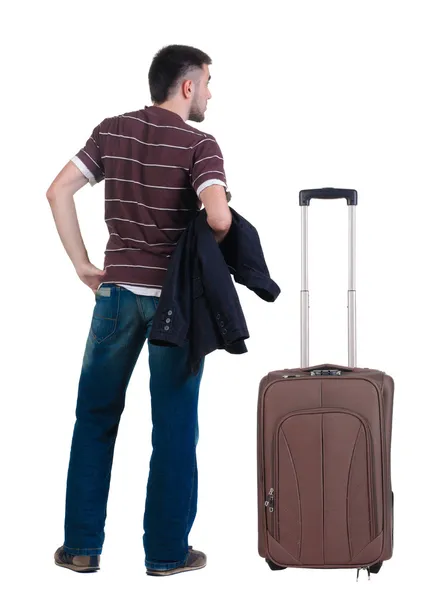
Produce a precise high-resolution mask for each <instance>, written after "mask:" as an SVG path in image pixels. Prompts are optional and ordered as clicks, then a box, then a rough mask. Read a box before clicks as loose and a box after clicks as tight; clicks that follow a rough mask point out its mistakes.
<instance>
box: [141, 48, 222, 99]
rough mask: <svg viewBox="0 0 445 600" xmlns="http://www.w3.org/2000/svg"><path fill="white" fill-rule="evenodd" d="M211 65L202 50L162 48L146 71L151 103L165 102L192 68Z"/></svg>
mask: <svg viewBox="0 0 445 600" xmlns="http://www.w3.org/2000/svg"><path fill="white" fill-rule="evenodd" d="M203 64H206V65H211V64H212V60H211V58H210V56H208V55H207V54H206V53H205V52H202V50H198V48H193V47H192V46H180V45H178V44H172V45H170V46H164V48H161V50H159V52H157V54H156V55H155V57H154V58H153V61H152V63H151V66H150V70H149V71H148V85H149V87H150V96H151V100H152V102H153V103H156V104H161V103H162V102H165V101H166V100H167V99H168V98H169V96H170V95H171V94H172V93H173V92H174V88H175V86H176V84H177V83H178V82H179V80H180V79H181V78H182V77H183V76H184V75H185V74H186V73H187V71H188V70H189V69H191V68H193V67H198V68H202V65H203Z"/></svg>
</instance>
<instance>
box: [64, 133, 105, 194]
mask: <svg viewBox="0 0 445 600" xmlns="http://www.w3.org/2000/svg"><path fill="white" fill-rule="evenodd" d="M100 126H101V123H100V124H99V125H96V127H95V128H94V129H93V132H92V133H91V135H90V137H89V138H88V139H87V141H86V144H85V146H84V147H83V148H82V149H81V150H79V152H78V153H77V154H75V155H74V156H73V158H72V159H71V160H72V162H73V163H74V164H75V165H76V167H77V168H78V169H79V170H80V171H82V173H83V174H84V175H85V177H86V178H87V179H88V181H89V182H90V185H92V186H93V185H95V184H96V183H99V182H100V181H102V179H104V177H105V173H104V166H103V163H102V157H101V153H100V148H99V145H100V144H99V135H100Z"/></svg>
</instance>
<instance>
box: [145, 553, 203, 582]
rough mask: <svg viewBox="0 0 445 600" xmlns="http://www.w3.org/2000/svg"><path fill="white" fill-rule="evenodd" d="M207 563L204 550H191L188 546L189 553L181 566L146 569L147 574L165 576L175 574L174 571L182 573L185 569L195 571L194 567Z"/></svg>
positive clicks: (200, 567) (198, 567) (197, 567)
mask: <svg viewBox="0 0 445 600" xmlns="http://www.w3.org/2000/svg"><path fill="white" fill-rule="evenodd" d="M206 564H207V556H206V555H205V554H204V552H200V551H199V550H193V547H192V546H189V553H188V555H187V560H186V561H185V564H184V565H182V567H174V568H173V569H164V570H160V569H147V575H154V576H166V575H176V573H184V572H185V571H195V570H196V569H202V568H203V567H205V566H206Z"/></svg>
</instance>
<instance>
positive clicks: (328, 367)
mask: <svg viewBox="0 0 445 600" xmlns="http://www.w3.org/2000/svg"><path fill="white" fill-rule="evenodd" d="M301 371H304V372H305V373H309V372H310V371H347V372H348V373H349V372H351V373H352V372H353V371H354V368H353V367H343V366H342V365H333V364H331V363H324V364H322V365H314V366H313V367H305V368H303V369H301Z"/></svg>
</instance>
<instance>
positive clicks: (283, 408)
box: [257, 188, 394, 579]
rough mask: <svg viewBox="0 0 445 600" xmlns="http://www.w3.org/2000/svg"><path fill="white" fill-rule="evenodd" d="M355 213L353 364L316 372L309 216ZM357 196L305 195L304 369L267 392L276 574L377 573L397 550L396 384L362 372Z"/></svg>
mask: <svg viewBox="0 0 445 600" xmlns="http://www.w3.org/2000/svg"><path fill="white" fill-rule="evenodd" d="M343 197H344V198H346V199H347V202H348V211H349V259H350V260H349V291H348V324H349V326H348V332H349V366H348V367H345V366H339V365H332V364H323V365H316V366H313V367H308V366H307V365H308V357H309V327H308V322H309V319H308V314H309V293H308V282H307V212H308V208H309V204H310V199H311V198H325V199H327V198H343ZM356 204H357V193H356V191H355V190H337V189H333V188H323V189H321V190H302V191H301V192H300V205H301V206H302V290H301V368H295V369H282V370H278V371H271V372H269V373H268V374H267V375H265V376H264V377H263V378H262V379H261V382H260V386H259V394H258V428H257V433H258V437H257V451H258V460H257V464H258V551H259V554H260V556H261V557H263V558H265V559H266V562H267V563H268V565H269V567H270V568H271V569H272V570H279V569H284V568H286V567H305V568H306V567H307V568H328V569H331V568H355V569H357V579H358V576H359V572H360V569H366V570H367V572H368V577H369V575H370V573H377V572H378V571H379V570H380V568H381V566H382V563H383V561H385V560H388V559H389V558H391V556H392V552H393V498H394V496H393V493H392V487H391V461H390V456H391V431H392V412H393V393H394V381H393V379H392V378H391V377H390V376H389V375H387V374H385V373H384V372H382V371H379V370H376V369H364V368H357V367H356V366H355V365H356V327H355V206H356Z"/></svg>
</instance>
